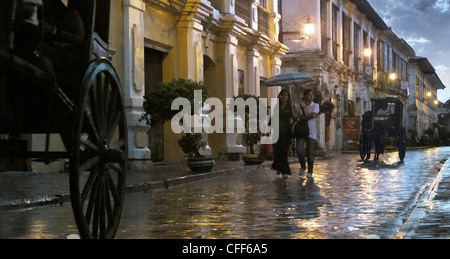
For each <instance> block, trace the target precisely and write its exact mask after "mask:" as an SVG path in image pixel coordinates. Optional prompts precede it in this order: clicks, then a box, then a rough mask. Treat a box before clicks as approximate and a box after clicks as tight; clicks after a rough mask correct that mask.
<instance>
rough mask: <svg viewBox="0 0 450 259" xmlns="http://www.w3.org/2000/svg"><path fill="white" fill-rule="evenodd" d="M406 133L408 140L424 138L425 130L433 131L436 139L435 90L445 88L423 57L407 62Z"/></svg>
mask: <svg viewBox="0 0 450 259" xmlns="http://www.w3.org/2000/svg"><path fill="white" fill-rule="evenodd" d="M409 75H410V78H411V83H410V84H409V86H410V90H409V99H408V119H409V121H408V128H407V129H408V132H409V134H410V138H416V137H417V138H421V137H422V136H425V135H426V134H425V131H426V130H427V129H433V131H434V137H438V117H437V112H436V109H437V104H439V103H436V102H435V101H436V100H437V90H438V89H444V88H445V86H444V85H443V84H442V81H441V80H440V79H439V77H438V75H437V74H436V71H435V69H434V67H433V66H432V65H431V63H430V61H429V60H428V59H427V58H424V57H414V58H412V59H410V60H409Z"/></svg>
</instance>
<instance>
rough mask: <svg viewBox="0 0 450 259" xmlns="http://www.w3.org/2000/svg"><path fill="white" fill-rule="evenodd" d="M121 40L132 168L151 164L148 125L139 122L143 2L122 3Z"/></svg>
mask: <svg viewBox="0 0 450 259" xmlns="http://www.w3.org/2000/svg"><path fill="white" fill-rule="evenodd" d="M122 10H123V37H124V46H123V47H124V73H123V75H124V76H123V77H124V80H123V83H124V94H125V99H124V101H125V113H126V117H127V123H128V158H129V159H130V163H129V164H130V167H131V168H141V167H146V166H148V164H147V163H150V158H151V152H150V149H149V148H148V147H147V146H146V145H147V134H146V131H147V129H148V126H147V125H146V124H145V123H144V122H139V118H140V117H141V115H142V113H143V102H144V98H143V97H144V94H145V87H144V84H145V74H144V36H143V35H144V21H143V14H144V10H145V4H144V1H142V0H123V1H122Z"/></svg>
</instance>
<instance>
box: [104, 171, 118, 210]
mask: <svg viewBox="0 0 450 259" xmlns="http://www.w3.org/2000/svg"><path fill="white" fill-rule="evenodd" d="M106 180H107V182H108V187H109V190H110V191H111V194H112V196H113V198H114V202H115V203H118V202H119V201H120V196H119V193H118V192H117V188H116V186H115V184H114V180H113V179H112V176H111V174H109V172H107V173H106Z"/></svg>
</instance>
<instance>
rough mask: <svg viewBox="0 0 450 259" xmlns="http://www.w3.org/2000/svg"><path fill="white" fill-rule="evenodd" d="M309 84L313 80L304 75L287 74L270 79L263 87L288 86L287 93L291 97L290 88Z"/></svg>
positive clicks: (296, 73) (297, 73)
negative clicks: (288, 92)
mask: <svg viewBox="0 0 450 259" xmlns="http://www.w3.org/2000/svg"><path fill="white" fill-rule="evenodd" d="M310 82H314V79H312V78H311V76H310V75H308V74H306V73H301V72H288V73H281V74H278V75H276V76H273V77H270V78H269V79H267V81H266V82H265V86H268V87H269V86H289V91H290V92H291V95H292V90H291V86H300V85H303V84H306V83H310Z"/></svg>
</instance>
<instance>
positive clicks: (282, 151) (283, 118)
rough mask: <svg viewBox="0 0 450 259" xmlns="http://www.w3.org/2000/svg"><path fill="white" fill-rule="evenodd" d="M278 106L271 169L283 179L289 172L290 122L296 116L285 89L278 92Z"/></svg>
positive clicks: (289, 96)
mask: <svg viewBox="0 0 450 259" xmlns="http://www.w3.org/2000/svg"><path fill="white" fill-rule="evenodd" d="M277 105H278V106H279V107H278V108H279V109H278V111H279V118H280V119H279V134H278V136H279V138H278V141H277V143H275V144H274V145H273V156H274V161H273V164H272V170H276V171H277V174H278V175H279V174H281V175H282V177H283V179H287V178H288V176H289V175H290V174H291V168H290V167H289V163H288V149H289V141H290V133H289V131H290V124H291V123H292V122H293V121H294V119H296V118H297V117H298V113H297V111H296V109H295V108H294V107H293V105H292V101H291V95H290V94H289V91H287V90H281V92H280V93H279V94H278V104H277Z"/></svg>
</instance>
